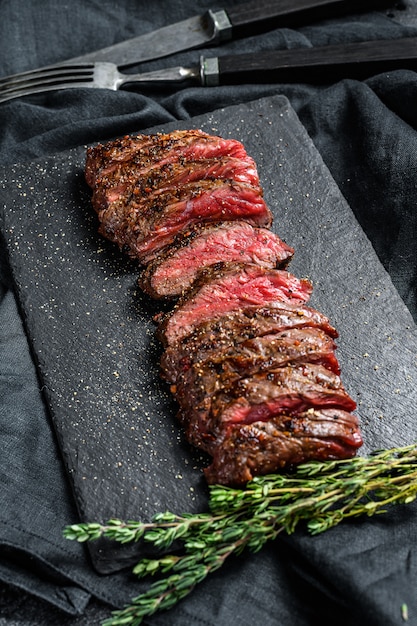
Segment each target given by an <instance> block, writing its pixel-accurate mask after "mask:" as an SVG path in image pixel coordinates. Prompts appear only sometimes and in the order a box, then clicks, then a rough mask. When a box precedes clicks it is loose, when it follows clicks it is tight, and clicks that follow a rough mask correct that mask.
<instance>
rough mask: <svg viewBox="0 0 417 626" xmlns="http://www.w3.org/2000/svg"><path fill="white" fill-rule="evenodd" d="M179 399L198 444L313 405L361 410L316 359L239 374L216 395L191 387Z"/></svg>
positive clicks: (181, 415) (189, 431) (191, 436)
mask: <svg viewBox="0 0 417 626" xmlns="http://www.w3.org/2000/svg"><path fill="white" fill-rule="evenodd" d="M176 398H177V400H179V402H180V413H179V418H180V421H181V422H182V423H183V425H184V427H185V429H186V433H187V437H188V438H189V440H190V441H191V442H192V443H194V445H197V446H201V445H206V442H207V441H208V440H213V439H216V437H217V435H218V432H219V431H220V430H221V429H222V428H223V427H224V425H225V424H233V423H242V424H251V423H252V422H258V421H268V420H270V419H272V418H273V417H276V416H277V415H279V414H281V413H286V414H288V413H289V414H294V415H297V414H298V413H302V412H304V411H306V410H307V409H309V408H316V409H323V408H338V409H343V410H344V411H348V412H349V411H353V410H354V409H355V408H356V403H355V401H354V400H353V399H352V398H351V397H350V396H349V395H348V393H347V392H346V390H345V389H344V387H343V384H342V382H341V380H340V378H339V376H337V375H336V374H333V373H332V372H330V371H329V370H327V369H326V368H325V367H323V366H322V365H315V364H311V363H303V364H301V365H300V364H296V365H287V366H284V367H279V368H277V369H274V370H268V371H266V372H261V373H257V374H253V375H251V376H250V377H248V378H240V379H239V380H237V381H236V382H235V383H234V384H233V385H230V386H229V387H224V388H222V389H220V390H219V391H218V392H217V393H214V394H213V395H207V393H205V390H204V389H202V388H201V387H192V388H189V389H188V394H187V395H182V396H181V397H178V396H177V397H176Z"/></svg>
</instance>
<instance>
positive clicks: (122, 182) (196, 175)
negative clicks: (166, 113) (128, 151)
mask: <svg viewBox="0 0 417 626" xmlns="http://www.w3.org/2000/svg"><path fill="white" fill-rule="evenodd" d="M219 179H222V180H230V181H235V182H237V183H245V184H248V185H252V186H253V187H259V189H260V185H259V177H258V173H257V171H256V166H255V163H254V161H253V159H251V158H250V157H249V156H246V157H245V158H244V159H242V158H239V159H238V158H236V157H231V156H227V155H226V156H222V157H216V158H206V159H203V158H201V159H199V160H194V161H188V160H186V159H184V158H183V157H182V156H181V155H180V154H176V155H173V157H172V158H171V159H170V160H168V161H164V162H163V163H162V164H161V163H160V162H157V163H155V164H153V165H151V166H148V165H145V166H144V165H143V163H137V162H136V159H134V160H132V161H129V162H128V163H124V164H123V166H120V165H119V166H118V167H117V168H116V170H114V171H112V173H111V176H110V175H106V176H102V177H99V178H98V179H97V180H96V184H95V186H94V192H93V196H92V204H93V207H94V208H95V210H96V211H97V212H99V211H102V210H104V209H107V208H109V207H110V206H111V204H112V203H113V202H118V200H119V199H120V197H121V196H123V197H126V198H129V197H130V198H132V199H134V200H135V202H139V201H140V200H141V199H143V200H144V201H146V203H150V202H156V201H157V200H158V196H160V195H161V194H162V193H166V192H167V191H169V190H176V189H177V188H178V187H180V186H182V185H186V184H188V183H192V182H197V181H199V180H219Z"/></svg>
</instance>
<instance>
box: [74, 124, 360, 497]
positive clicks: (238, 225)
mask: <svg viewBox="0 0 417 626" xmlns="http://www.w3.org/2000/svg"><path fill="white" fill-rule="evenodd" d="M85 176H86V181H87V183H88V184H89V185H90V187H91V188H92V191H93V193H92V204H93V207H94V209H95V211H96V213H97V215H98V220H99V223H100V228H99V232H100V233H101V234H102V235H103V236H104V237H106V238H107V239H109V240H111V241H113V242H114V243H115V244H117V245H118V246H119V247H120V249H122V250H123V251H124V252H125V253H126V254H128V255H129V256H130V257H132V258H135V259H137V260H138V261H139V263H140V264H142V265H143V266H145V267H144V268H143V271H142V275H141V277H140V279H139V284H140V285H141V287H142V289H144V290H145V292H147V293H148V294H149V295H151V296H152V297H153V298H179V300H178V302H177V303H176V305H175V306H174V307H173V309H172V310H171V311H170V312H169V313H165V314H162V313H160V314H158V315H157V316H156V317H155V321H156V322H157V324H158V329H157V336H158V337H159V339H160V340H161V341H162V343H163V345H164V347H165V352H164V355H163V356H162V359H161V372H162V376H163V377H164V378H165V380H166V381H168V382H169V383H170V384H171V391H172V393H173V394H174V396H175V398H176V400H177V402H178V405H179V413H178V419H179V420H180V422H181V423H182V425H183V427H184V430H185V433H186V436H187V439H188V441H189V442H190V443H191V444H193V445H195V446H197V447H199V448H201V449H203V450H205V451H206V452H208V453H209V454H210V455H211V456H212V459H213V460H212V463H211V465H210V467H208V468H207V469H206V471H205V473H206V477H207V480H208V482H209V483H222V484H226V485H235V486H242V485H244V484H245V483H246V482H247V481H249V480H251V479H252V478H253V477H254V476H256V475H259V474H266V473H268V472H275V471H278V470H280V469H282V468H283V467H287V466H290V465H293V464H295V463H300V462H303V461H307V460H311V459H321V460H325V459H337V458H349V457H351V456H353V455H354V454H355V451H356V450H357V448H358V447H359V446H360V445H361V443H362V439H361V435H360V432H359V426H358V420H357V418H356V416H355V415H353V413H352V411H353V410H354V409H355V407H356V403H355V402H354V400H353V399H352V398H351V397H350V396H349V394H348V393H347V391H346V390H345V388H344V386H343V384H342V382H341V380H340V377H339V364H338V361H337V359H336V356H335V347H336V346H335V343H334V339H335V338H336V337H337V331H336V330H335V329H334V328H333V326H332V325H331V324H330V322H329V320H328V319H327V317H325V316H324V315H322V314H321V313H319V312H318V311H315V310H314V309H312V308H311V307H308V306H307V305H306V303H307V302H308V300H309V297H310V295H311V292H312V286H311V283H310V282H309V281H308V280H307V279H299V278H297V277H296V276H294V275H292V274H290V273H289V272H288V271H286V264H287V263H288V261H289V260H290V258H291V256H292V254H293V250H292V248H290V247H289V246H287V245H286V244H285V243H284V242H283V241H281V240H280V239H279V237H277V236H276V235H274V234H273V233H272V232H271V231H270V230H269V228H270V226H271V222H272V214H271V211H270V210H269V208H268V207H267V205H266V203H265V201H264V198H263V190H262V187H261V185H260V181H259V177H258V173H257V170H256V165H255V163H254V161H253V159H252V158H251V157H249V156H248V155H247V153H246V151H245V149H244V147H243V145H242V144H241V143H240V142H238V141H236V140H229V139H223V138H220V137H216V136H211V135H208V134H207V133H204V132H202V131H200V130H182V131H176V132H173V133H168V134H164V133H159V134H156V135H137V136H130V137H128V136H126V137H123V138H120V139H116V140H114V141H110V142H108V143H107V144H104V145H103V144H99V145H97V146H96V147H94V148H90V149H89V150H88V151H87V160H86V169H85Z"/></svg>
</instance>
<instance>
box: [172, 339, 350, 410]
mask: <svg viewBox="0 0 417 626" xmlns="http://www.w3.org/2000/svg"><path fill="white" fill-rule="evenodd" d="M334 350H335V343H334V341H333V339H331V338H330V337H329V336H328V335H326V333H324V332H323V331H322V330H320V329H317V328H292V329H289V330H285V331H283V332H281V333H277V334H274V335H264V336H263V337H256V338H254V339H247V340H246V341H242V342H241V343H238V344H237V345H236V346H231V347H229V348H226V349H223V350H221V351H219V350H217V351H216V350H213V351H212V352H211V353H210V354H209V356H203V358H201V359H200V358H198V356H197V355H196V356H195V358H194V359H193V361H192V364H191V366H190V367H187V368H184V369H183V370H182V371H180V372H179V373H178V375H177V381H176V384H175V386H173V387H172V392H173V393H174V395H175V398H176V400H177V401H178V402H179V404H180V406H184V407H186V406H188V402H189V399H190V397H191V399H192V403H193V404H194V405H195V406H199V405H200V404H201V403H204V400H205V397H212V396H213V395H214V394H217V393H218V392H219V391H221V390H225V389H229V388H230V387H231V386H233V385H234V384H235V382H236V381H237V380H239V379H240V378H247V377H249V376H252V375H253V374H258V373H259V372H263V371H266V370H271V369H275V368H277V367H282V366H284V365H288V364H292V365H296V364H298V363H315V364H318V365H322V366H323V367H325V368H326V369H328V370H330V371H331V372H333V373H334V374H337V375H338V374H339V373H340V367H339V363H338V361H337V359H336V357H335V354H334Z"/></svg>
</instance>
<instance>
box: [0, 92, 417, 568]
mask: <svg viewBox="0 0 417 626" xmlns="http://www.w3.org/2000/svg"><path fill="white" fill-rule="evenodd" d="M175 128H201V129H203V130H205V131H207V132H210V133H213V134H219V135H222V136H224V137H233V138H236V139H239V140H241V141H242V142H243V143H244V145H245V147H246V149H247V151H248V153H249V154H250V155H251V156H253V157H254V159H255V161H256V163H257V165H258V169H259V174H260V178H261V181H262V184H263V186H264V191H265V198H266V201H267V202H268V204H269V206H270V208H271V209H272V211H273V213H274V216H275V221H274V227H273V228H274V230H275V231H276V232H277V233H278V234H279V235H280V236H281V237H282V238H283V239H285V240H286V241H287V242H288V243H289V244H290V245H292V246H294V248H295V250H296V254H295V258H294V260H293V261H292V263H291V266H290V270H291V271H292V272H293V273H294V274H297V275H298V276H307V277H309V278H310V279H311V280H312V281H313V283H314V294H313V297H312V299H311V304H312V305H313V306H315V307H316V308H318V309H320V310H321V311H323V312H324V313H325V314H327V315H328V316H329V317H330V318H331V320H332V322H333V323H334V324H335V325H336V327H337V328H338V330H339V332H340V338H339V340H338V345H339V348H338V357H339V360H340V362H341V366H342V379H343V381H344V383H345V386H346V387H347V389H348V391H349V392H350V393H351V395H352V396H353V397H354V398H355V399H356V400H357V402H358V414H359V416H360V419H361V425H362V430H363V435H364V440H365V444H364V446H363V448H362V453H364V454H366V453H368V452H370V451H371V450H373V449H376V448H380V447H390V446H394V445H404V444H407V443H411V442H413V441H414V440H415V433H416V427H415V423H414V412H415V406H416V405H417V384H416V383H417V376H416V364H417V361H416V358H417V333H416V327H415V324H414V322H413V320H412V318H411V315H410V313H409V312H408V309H407V308H406V307H405V305H404V304H403V302H402V300H401V299H400V297H399V295H398V293H397V292H396V290H395V288H394V287H393V285H392V283H391V280H390V278H389V276H388V274H387V273H386V272H385V270H384V269H383V267H382V265H381V263H380V262H379V260H378V258H377V256H376V254H375V252H374V250H373V248H372V246H371V244H370V242H369V241H368V239H367V237H366V236H365V234H364V233H363V231H362V229H361V228H360V226H359V224H358V223H357V221H356V219H355V217H354V215H353V213H352V211H351V209H350V208H349V206H348V205H347V203H346V201H345V200H344V198H343V196H342V195H341V193H340V191H339V189H338V188H337V186H336V184H335V182H334V180H333V179H332V177H331V175H330V173H329V171H328V169H327V168H326V166H325V165H324V163H323V161H322V159H321V157H320V155H319V153H318V152H317V150H316V149H315V147H314V145H313V143H312V142H311V140H310V139H309V137H308V136H307V134H306V132H305V130H304V128H303V126H302V125H301V123H300V122H299V120H298V118H297V117H296V115H295V113H294V111H293V110H292V109H291V107H290V106H289V103H288V101H287V100H286V99H285V98H284V97H274V98H267V99H263V100H258V101H254V102H249V103H247V104H242V105H238V106H232V107H228V108H226V109H220V110H217V111H215V112H213V113H211V114H207V115H204V116H201V117H198V118H194V119H191V120H187V121H181V122H178V123H171V124H167V125H165V126H164V127H158V128H157V129H151V130H150V131H149V132H154V131H155V130H163V131H170V130H174V129H175ZM84 159H85V147H80V148H77V149H74V150H71V151H68V152H64V153H61V154H57V155H54V156H52V157H50V158H48V159H44V160H40V161H35V162H32V163H30V164H29V165H28V164H23V165H16V166H14V167H12V168H8V169H7V170H3V171H2V175H1V177H2V180H3V181H5V182H3V184H2V185H1V189H0V198H1V205H0V206H2V207H3V226H2V230H3V232H4V235H5V238H6V240H7V245H8V252H9V257H10V261H11V265H12V268H13V273H14V279H15V283H16V289H17V293H18V296H19V301H20V305H21V310H22V314H23V317H24V320H25V324H26V329H27V333H28V337H29V339H30V343H31V347H32V350H33V355H34V359H35V362H36V364H37V367H38V372H39V377H40V381H41V385H42V389H43V391H44V394H45V398H46V401H47V404H48V407H49V410H50V414H51V419H52V422H53V425H54V428H55V430H56V433H57V437H58V441H59V443H60V447H61V450H62V455H63V459H64V462H65V465H66V468H67V470H68V475H69V477H70V479H71V483H72V486H73V489H74V494H75V498H76V501H77V504H78V507H79V511H80V515H81V517H82V518H83V519H84V520H90V521H91V520H100V521H104V520H106V519H108V518H110V517H120V518H123V519H141V520H149V519H150V518H151V516H152V515H153V514H154V513H156V512H158V511H162V510H166V509H170V510H173V511H176V512H184V511H197V510H204V509H205V507H206V497H207V488H206V485H205V482H204V479H203V478H202V473H201V469H202V467H203V466H204V465H205V464H206V463H207V459H206V458H205V457H204V456H201V455H200V454H199V452H198V451H196V450H194V449H193V448H191V447H190V446H189V445H188V444H187V443H186V442H185V441H184V440H183V437H182V433H181V431H180V429H179V428H178V425H177V424H176V421H175V410H176V409H175V405H174V403H173V401H172V399H171V397H170V394H169V392H168V390H167V387H166V386H165V385H164V383H163V382H162V381H161V380H160V379H159V376H158V359H159V355H160V351H161V348H160V346H159V344H158V342H157V341H156V340H155V338H154V325H153V322H152V315H153V314H154V313H155V312H157V311H158V310H159V309H160V305H158V304H156V303H155V302H153V301H151V300H150V299H149V298H148V297H146V296H144V295H143V294H142V293H141V291H140V290H139V289H138V288H137V285H136V278H137V276H138V267H137V266H136V264H135V263H134V262H132V261H129V260H128V259H127V258H126V257H125V256H123V255H122V254H121V253H119V251H118V250H117V249H116V248H115V246H113V245H112V244H110V243H109V242H106V241H105V240H103V239H102V238H101V237H100V236H99V235H98V234H97V222H96V216H95V215H94V213H93V211H92V209H91V206H90V192H89V190H88V189H87V186H86V184H85V182H84V179H83V165H84ZM90 550H91V554H92V559H93V562H94V564H95V567H96V569H97V570H98V571H99V572H101V573H106V572H111V571H115V570H117V569H120V568H121V567H123V566H125V565H126V564H127V563H129V562H130V561H131V558H132V551H131V548H127V549H126V551H123V550H120V548H119V547H117V548H116V549H115V548H114V547H113V545H112V544H111V543H109V542H99V543H98V544H91V546H90ZM137 550H141V548H139V547H136V548H135V551H137Z"/></svg>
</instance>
